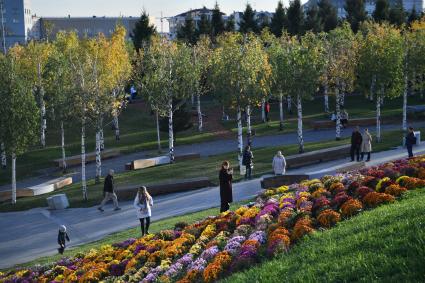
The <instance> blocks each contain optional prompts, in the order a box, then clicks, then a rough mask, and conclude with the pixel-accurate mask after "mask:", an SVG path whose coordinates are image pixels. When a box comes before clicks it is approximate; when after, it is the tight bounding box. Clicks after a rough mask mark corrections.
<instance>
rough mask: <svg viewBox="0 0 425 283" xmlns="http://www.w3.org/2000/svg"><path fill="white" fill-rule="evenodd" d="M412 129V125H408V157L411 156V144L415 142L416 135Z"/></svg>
mask: <svg viewBox="0 0 425 283" xmlns="http://www.w3.org/2000/svg"><path fill="white" fill-rule="evenodd" d="M413 131H414V130H413V127H409V132H408V133H407V135H406V147H407V153H408V155H409V157H413V145H415V144H416V137H415V133H414V132H413Z"/></svg>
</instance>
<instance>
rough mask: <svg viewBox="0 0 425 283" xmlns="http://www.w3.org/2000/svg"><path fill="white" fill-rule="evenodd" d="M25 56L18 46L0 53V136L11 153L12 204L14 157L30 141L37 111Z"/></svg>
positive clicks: (13, 202)
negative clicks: (5, 52)
mask: <svg viewBox="0 0 425 283" xmlns="http://www.w3.org/2000/svg"><path fill="white" fill-rule="evenodd" d="M25 56H26V55H25V51H24V50H23V48H22V47H20V46H16V47H13V48H12V49H11V50H10V51H9V53H8V55H7V56H4V55H1V54H0V139H1V140H2V141H3V143H4V148H5V150H6V151H7V152H10V155H11V165H12V179H11V181H12V182H11V183H12V186H11V187H12V204H15V203H16V160H17V157H18V156H19V155H21V154H22V153H24V152H25V151H26V149H27V147H28V146H29V145H31V144H33V143H34V141H35V139H36V135H37V134H36V129H37V124H38V123H37V116H38V114H39V111H38V109H37V105H36V102H35V99H34V96H33V94H32V84H31V81H30V80H29V77H28V71H29V70H28V65H27V64H26V62H27V61H26V60H27V58H26V57H25Z"/></svg>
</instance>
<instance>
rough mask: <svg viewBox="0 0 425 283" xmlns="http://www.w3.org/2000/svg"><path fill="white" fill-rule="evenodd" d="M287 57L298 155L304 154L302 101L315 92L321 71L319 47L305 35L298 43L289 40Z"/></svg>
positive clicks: (316, 40) (294, 39) (295, 39)
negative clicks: (295, 121) (296, 120)
mask: <svg viewBox="0 0 425 283" xmlns="http://www.w3.org/2000/svg"><path fill="white" fill-rule="evenodd" d="M287 52H288V55H289V58H290V62H289V64H288V66H289V67H290V69H289V74H290V75H289V87H288V91H289V96H293V97H296V99H297V100H296V102H297V116H298V123H297V124H298V130H297V133H298V146H299V150H298V151H299V153H303V152H304V138H303V122H302V116H303V115H302V100H303V99H307V98H311V97H312V95H313V94H314V93H315V91H316V90H317V87H318V84H319V77H320V70H321V60H320V56H321V46H320V43H319V41H318V39H317V38H316V36H315V35H314V34H312V33H307V34H306V35H304V36H303V37H302V38H301V41H299V40H298V39H297V38H291V39H289V44H288V50H287Z"/></svg>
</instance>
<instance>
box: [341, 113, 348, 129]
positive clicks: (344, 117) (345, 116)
mask: <svg viewBox="0 0 425 283" xmlns="http://www.w3.org/2000/svg"><path fill="white" fill-rule="evenodd" d="M341 124H342V126H343V127H344V129H345V128H347V125H348V112H347V110H345V109H343V110H342V113H341Z"/></svg>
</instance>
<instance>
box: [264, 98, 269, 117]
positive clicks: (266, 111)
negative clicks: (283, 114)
mask: <svg viewBox="0 0 425 283" xmlns="http://www.w3.org/2000/svg"><path fill="white" fill-rule="evenodd" d="M264 112H265V114H266V121H267V122H269V121H270V118H269V113H270V103H269V102H268V101H267V102H266V105H265V107H264Z"/></svg>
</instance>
